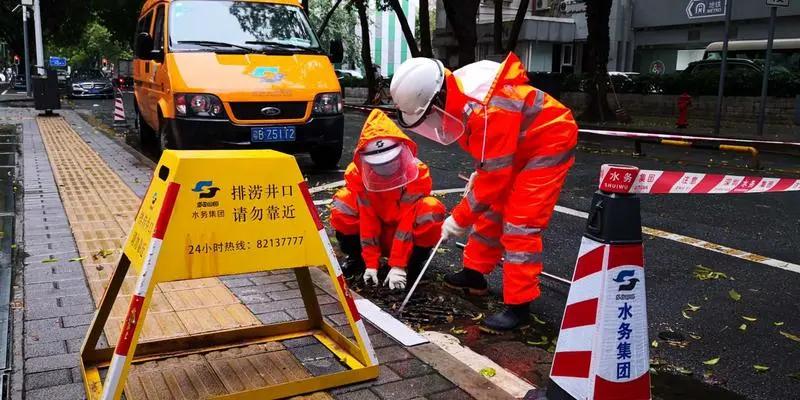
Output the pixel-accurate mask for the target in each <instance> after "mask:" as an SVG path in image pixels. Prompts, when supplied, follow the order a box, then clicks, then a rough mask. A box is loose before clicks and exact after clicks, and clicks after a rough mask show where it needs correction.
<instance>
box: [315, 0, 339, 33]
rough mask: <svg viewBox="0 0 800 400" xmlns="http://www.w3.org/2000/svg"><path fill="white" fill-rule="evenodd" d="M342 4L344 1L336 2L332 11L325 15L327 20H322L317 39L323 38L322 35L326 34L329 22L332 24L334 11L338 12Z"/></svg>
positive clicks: (337, 0)
mask: <svg viewBox="0 0 800 400" xmlns="http://www.w3.org/2000/svg"><path fill="white" fill-rule="evenodd" d="M341 2H342V0H336V3H334V4H333V7H331V9H330V10H329V11H328V13H327V14H325V18H324V19H323V20H322V23H321V24H320V25H319V30H317V37H320V36H322V34H323V33H324V32H325V28H327V27H328V22H330V20H331V17H332V16H333V13H334V11H336V9H337V8H338V7H339V4H340V3H341Z"/></svg>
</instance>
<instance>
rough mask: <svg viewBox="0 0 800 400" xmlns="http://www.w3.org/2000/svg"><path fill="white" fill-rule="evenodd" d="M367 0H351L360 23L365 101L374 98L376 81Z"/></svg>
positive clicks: (367, 102)
mask: <svg viewBox="0 0 800 400" xmlns="http://www.w3.org/2000/svg"><path fill="white" fill-rule="evenodd" d="M366 1H367V0H353V5H354V6H355V7H356V11H358V22H359V25H361V60H362V62H363V63H364V75H365V77H366V78H367V101H366V102H365V104H369V102H370V101H371V100H372V99H374V98H375V94H376V93H377V87H376V86H377V82H376V81H375V67H374V66H373V65H372V54H371V53H370V48H369V41H370V39H369V19H368V18H367V5H366V3H365V2H366Z"/></svg>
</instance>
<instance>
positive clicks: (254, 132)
mask: <svg viewBox="0 0 800 400" xmlns="http://www.w3.org/2000/svg"><path fill="white" fill-rule="evenodd" d="M294 141H295V127H293V126H266V127H259V128H250V142H252V143H267V142H294Z"/></svg>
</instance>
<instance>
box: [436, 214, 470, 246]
mask: <svg viewBox="0 0 800 400" xmlns="http://www.w3.org/2000/svg"><path fill="white" fill-rule="evenodd" d="M466 234H467V228H465V227H463V226H461V225H459V224H458V222H456V220H455V218H453V216H452V215H451V216H449V217H447V219H446V220H444V223H443V224H442V241H448V240H450V239H458V238H460V237H462V236H464V235H466Z"/></svg>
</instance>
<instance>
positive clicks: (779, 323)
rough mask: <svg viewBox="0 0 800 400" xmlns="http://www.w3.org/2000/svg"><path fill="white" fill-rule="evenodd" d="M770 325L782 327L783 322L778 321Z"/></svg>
mask: <svg viewBox="0 0 800 400" xmlns="http://www.w3.org/2000/svg"><path fill="white" fill-rule="evenodd" d="M772 325H775V326H783V321H780V322H773V323H772Z"/></svg>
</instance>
